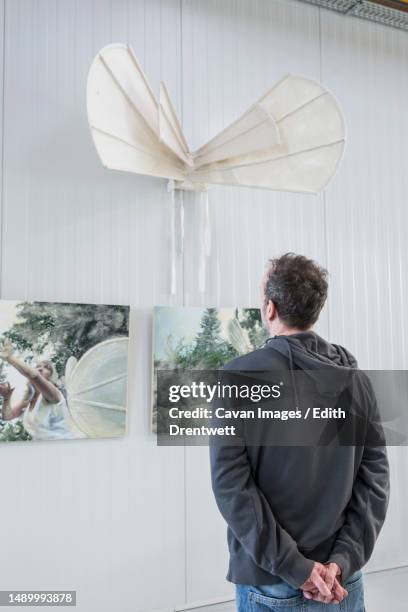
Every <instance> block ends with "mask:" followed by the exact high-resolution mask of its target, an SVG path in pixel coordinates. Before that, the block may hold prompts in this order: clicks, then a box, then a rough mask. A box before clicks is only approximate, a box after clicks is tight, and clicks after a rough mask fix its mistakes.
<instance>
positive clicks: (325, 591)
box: [300, 561, 348, 604]
mask: <svg viewBox="0 0 408 612" xmlns="http://www.w3.org/2000/svg"><path fill="white" fill-rule="evenodd" d="M340 576H341V569H340V568H339V566H338V565H337V563H327V564H326V565H323V563H319V562H317V561H316V562H315V564H314V566H313V569H312V572H311V574H310V576H309V578H308V579H307V580H306V582H304V583H303V584H302V586H301V587H300V588H301V589H302V591H303V595H304V597H305V598H306V599H312V600H313V601H320V602H322V603H327V604H329V603H330V604H339V603H340V602H341V601H343V599H344V598H345V597H347V595H348V592H347V591H346V589H345V588H344V587H343V586H342V585H341V583H340Z"/></svg>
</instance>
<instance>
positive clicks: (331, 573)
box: [324, 563, 338, 591]
mask: <svg viewBox="0 0 408 612" xmlns="http://www.w3.org/2000/svg"><path fill="white" fill-rule="evenodd" d="M337 569H338V566H337V565H336V563H329V565H327V568H326V574H325V577H324V581H325V583H326V584H327V586H328V588H329V589H330V591H332V590H333V584H334V580H335V578H336V574H337Z"/></svg>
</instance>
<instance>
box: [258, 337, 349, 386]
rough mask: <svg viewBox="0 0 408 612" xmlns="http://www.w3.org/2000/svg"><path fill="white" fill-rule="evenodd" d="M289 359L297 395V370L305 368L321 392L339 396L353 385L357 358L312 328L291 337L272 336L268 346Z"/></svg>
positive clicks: (267, 343)
mask: <svg viewBox="0 0 408 612" xmlns="http://www.w3.org/2000/svg"><path fill="white" fill-rule="evenodd" d="M265 346H267V347H270V348H272V349H274V350H276V351H278V352H279V353H281V354H282V355H284V356H285V357H287V358H288V361H289V369H290V370H291V372H292V382H293V387H294V392H295V395H296V396H297V395H298V388H297V386H298V384H297V383H298V382H299V380H298V381H297V380H296V378H297V377H296V374H295V371H296V370H302V371H303V372H305V373H306V374H307V375H308V376H309V377H311V378H312V379H313V381H314V383H315V387H316V389H317V390H318V391H319V392H322V393H329V394H335V395H337V394H338V393H339V392H341V391H342V390H343V389H344V388H345V387H346V386H348V385H350V382H351V380H352V375H353V371H355V370H356V369H357V360H356V359H355V357H354V356H353V355H352V354H351V353H350V352H349V351H348V350H347V349H345V348H344V347H342V346H340V345H338V344H331V343H330V342H327V341H326V340H324V339H323V338H322V337H321V336H319V335H318V334H316V333H315V332H313V331H305V332H298V333H296V334H291V335H288V336H285V335H282V336H273V337H272V338H269V340H267V342H266V345H265Z"/></svg>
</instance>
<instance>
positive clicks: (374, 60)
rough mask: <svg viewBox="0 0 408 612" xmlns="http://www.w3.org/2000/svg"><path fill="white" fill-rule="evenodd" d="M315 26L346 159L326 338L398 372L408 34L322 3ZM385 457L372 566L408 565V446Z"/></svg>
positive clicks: (406, 262) (402, 353)
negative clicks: (384, 490)
mask: <svg viewBox="0 0 408 612" xmlns="http://www.w3.org/2000/svg"><path fill="white" fill-rule="evenodd" d="M321 24H322V78H323V81H324V82H325V83H326V84H327V86H329V87H331V88H332V89H333V90H334V91H335V92H336V93H337V94H338V95H339V97H340V98H341V101H342V104H343V108H344V111H345V114H346V117H347V124H348V141H347V149H346V155H345V158H344V162H343V164H342V166H341V168H340V171H339V174H338V176H337V178H336V179H335V180H334V181H333V182H332V183H331V184H330V185H329V187H328V189H327V190H326V203H327V208H326V213H327V217H326V219H327V226H326V240H327V245H328V267H329V270H330V272H331V293H330V300H329V313H330V334H331V339H332V340H334V341H336V342H339V343H341V344H345V345H347V346H349V347H350V349H351V350H352V351H353V352H354V353H355V354H356V355H357V356H358V358H359V361H360V365H361V367H364V368H371V369H404V368H407V367H408V361H407V356H406V345H407V325H406V321H405V319H406V317H405V314H406V297H407V290H408V281H407V274H406V270H407V266H408V259H407V252H406V247H405V233H406V229H407V226H408V214H407V207H406V203H405V202H406V193H407V187H408V185H407V174H406V171H405V167H406V159H407V157H408V145H407V142H408V141H407V134H408V118H407V116H406V113H405V112H404V110H403V100H406V99H407V97H408V79H407V76H406V75H407V67H408V37H407V35H406V33H405V32H402V31H399V30H395V29H392V28H385V27H383V26H380V25H378V24H373V23H369V22H365V21H362V20H359V19H352V18H350V17H344V18H341V19H339V18H338V16H336V15H335V14H333V13H331V12H330V11H325V10H322V11H321ZM389 454H390V459H391V466H392V491H393V495H392V497H391V504H390V508H389V512H388V516H387V521H386V524H385V526H384V530H383V533H382V534H381V537H380V540H379V542H378V545H377V547H376V550H375V553H374V555H373V558H372V560H371V562H370V565H369V567H370V568H371V569H375V568H383V567H387V566H395V565H402V564H406V563H408V556H407V552H406V551H407V545H408V540H407V537H406V530H405V527H404V525H405V516H406V512H407V509H408V507H407V505H406V502H407V500H406V497H405V498H404V495H405V494H404V491H403V487H402V486H401V483H402V482H405V481H406V479H407V476H408V464H407V455H406V449H405V448H393V447H392V448H390V449H389Z"/></svg>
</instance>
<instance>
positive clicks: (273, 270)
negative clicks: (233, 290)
mask: <svg viewBox="0 0 408 612" xmlns="http://www.w3.org/2000/svg"><path fill="white" fill-rule="evenodd" d="M327 289H328V284H327V271H326V270H324V269H322V268H321V267H320V266H319V265H318V264H316V263H315V262H314V261H312V260H310V259H307V258H306V257H303V256H301V255H295V254H293V253H288V254H286V255H283V256H282V257H280V258H278V259H274V260H272V261H270V262H269V265H268V268H267V271H266V273H265V277H264V279H263V282H262V293H263V298H262V301H263V303H262V319H263V322H264V324H265V326H266V327H267V329H268V332H269V334H270V339H269V341H268V342H266V343H265V345H264V346H263V347H262V348H260V349H258V350H256V351H253V352H252V353H249V354H248V355H245V356H243V357H239V358H237V359H235V360H233V361H232V362H230V363H229V364H228V365H227V366H226V367H225V368H224V369H225V370H228V371H229V370H231V371H241V372H245V371H258V372H259V371H262V372H265V371H268V372H269V371H270V372H273V371H282V369H283V370H285V369H286V370H291V371H292V370H293V371H296V370H303V371H309V370H310V371H314V370H316V368H319V367H324V368H327V369H329V370H330V371H334V372H335V373H337V372H344V371H350V368H356V367H357V363H356V361H355V359H354V357H353V356H352V355H351V354H350V353H349V352H348V351H346V350H345V349H344V348H343V347H340V346H337V345H334V344H329V343H328V342H326V341H325V340H323V339H322V338H321V337H320V336H318V335H317V334H316V333H315V332H314V331H313V330H312V328H313V325H314V324H315V323H316V321H317V319H318V317H319V314H320V312H321V309H322V308H323V305H324V303H325V301H326V297H327ZM346 368H347V370H345V369H346ZM291 373H292V372H291ZM292 374H293V373H292ZM364 393H365V398H364V401H365V402H366V404H367V405H369V404H370V403H375V398H374V397H373V395H370V393H369V391H368V390H367V391H364ZM210 457H211V473H212V485H213V491H214V494H215V498H216V501H217V504H218V507H219V509H220V511H221V513H222V515H223V516H224V518H225V520H226V521H227V523H228V545H229V551H230V563H229V571H228V575H227V579H228V580H229V581H231V582H233V583H235V584H236V595H237V610H238V612H247V611H248V612H249V611H251V612H255V611H257V610H259V611H261V610H262V611H263V612H265V611H266V610H267V609H271V610H275V608H277V609H279V610H280V609H281V608H282V609H283V608H284V609H285V610H287V611H290V610H292V609H293V610H297V609H299V606H300V607H301V609H303V608H309V607H310V608H311V609H313V608H314V607H319V606H321V604H316V603H315V602H316V601H317V602H321V603H324V604H326V606H325V607H326V608H327V610H330V609H332V608H333V609H335V606H336V605H338V604H341V602H343V601H344V604H341V605H340V608H341V609H342V608H343V605H347V608H345V609H347V610H352V611H353V612H363V611H364V610H365V608H364V594H363V584H362V572H361V568H362V567H363V565H364V564H365V563H366V562H367V561H368V559H369V557H370V555H371V553H372V551H373V548H374V544H375V541H376V539H377V537H378V534H379V532H380V529H381V527H382V525H383V522H384V519H385V515H386V510H387V505H388V498H389V467H388V460H387V453H386V449H385V446H383V445H376V446H369V445H368V444H361V445H360V444H359V445H358V446H357V445H339V444H337V445H320V446H318V445H316V446H310V445H309V446H306V445H305V446H273V445H270V446H252V445H251V444H248V445H246V444H243V445H224V444H221V445H218V444H212V445H211V447H210ZM337 609H338V608H337Z"/></svg>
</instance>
